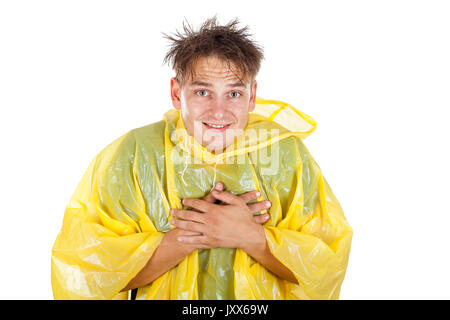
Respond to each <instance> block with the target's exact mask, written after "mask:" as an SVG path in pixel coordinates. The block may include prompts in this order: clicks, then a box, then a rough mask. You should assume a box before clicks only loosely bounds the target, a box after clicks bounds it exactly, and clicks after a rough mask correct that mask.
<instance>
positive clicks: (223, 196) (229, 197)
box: [212, 191, 245, 205]
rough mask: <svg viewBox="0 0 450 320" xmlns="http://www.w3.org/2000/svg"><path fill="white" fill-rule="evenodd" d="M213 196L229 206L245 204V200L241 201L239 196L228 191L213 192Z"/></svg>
mask: <svg viewBox="0 0 450 320" xmlns="http://www.w3.org/2000/svg"><path fill="white" fill-rule="evenodd" d="M212 194H213V196H214V197H215V198H216V199H218V200H220V201H222V202H225V203H228V204H233V205H241V204H243V203H245V202H244V201H243V200H241V198H239V196H235V195H234V194H231V193H229V192H228V191H222V192H217V191H213V192H212Z"/></svg>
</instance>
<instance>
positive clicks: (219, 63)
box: [188, 56, 246, 84]
mask: <svg viewBox="0 0 450 320" xmlns="http://www.w3.org/2000/svg"><path fill="white" fill-rule="evenodd" d="M191 71H192V74H189V75H188V77H189V79H188V82H189V83H193V82H194V83H195V82H198V81H202V80H203V81H205V80H210V81H227V82H235V83H236V82H241V80H240V79H239V78H242V73H241V72H240V70H239V69H238V68H237V67H236V66H235V64H234V63H233V62H229V64H228V63H227V61H225V60H223V59H220V58H218V57H215V56H209V57H201V58H198V59H197V60H196V61H194V63H193V64H192V67H191ZM243 81H244V83H243V84H245V82H246V81H245V80H243ZM241 83H242V82H241Z"/></svg>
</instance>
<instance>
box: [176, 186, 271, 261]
mask: <svg viewBox="0 0 450 320" xmlns="http://www.w3.org/2000/svg"><path fill="white" fill-rule="evenodd" d="M259 196H260V194H259V192H258V191H250V192H247V193H244V194H241V195H238V196H236V195H233V194H231V193H229V192H227V191H223V186H222V184H221V183H218V184H216V186H215V187H214V189H213V190H212V191H211V193H209V194H208V195H207V196H206V197H205V198H203V199H188V198H186V199H183V201H182V203H183V205H185V206H187V207H190V208H192V210H182V209H172V210H171V214H172V216H174V217H175V218H174V219H172V220H171V223H172V225H173V226H174V227H175V229H173V231H177V232H176V239H177V241H178V243H182V244H184V245H186V246H187V247H189V248H190V249H191V251H194V250H195V249H199V248H203V249H211V248H216V247H222V248H239V249H242V250H244V251H246V252H247V253H250V254H251V253H252V252H257V251H261V250H264V248H265V246H266V240H265V234H264V229H263V227H262V225H261V224H263V223H265V222H266V221H267V220H269V214H262V215H257V216H253V213H256V212H259V211H262V210H264V209H268V208H269V207H270V206H271V203H270V201H259V202H255V203H252V204H247V203H248V202H250V201H253V200H255V199H257V198H258V197H259ZM218 201H219V202H220V203H217V202H218ZM176 229H178V230H176Z"/></svg>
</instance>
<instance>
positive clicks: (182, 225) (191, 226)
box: [171, 219, 206, 233]
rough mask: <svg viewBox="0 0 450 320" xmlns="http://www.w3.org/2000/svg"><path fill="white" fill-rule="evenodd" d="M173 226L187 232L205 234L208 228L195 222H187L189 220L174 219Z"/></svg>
mask: <svg viewBox="0 0 450 320" xmlns="http://www.w3.org/2000/svg"><path fill="white" fill-rule="evenodd" d="M171 222H172V225H173V226H175V227H176V228H179V229H183V230H187V231H196V232H201V233H204V232H205V231H206V226H205V225H204V224H203V223H198V222H193V221H187V220H180V219H173V220H172V221H171Z"/></svg>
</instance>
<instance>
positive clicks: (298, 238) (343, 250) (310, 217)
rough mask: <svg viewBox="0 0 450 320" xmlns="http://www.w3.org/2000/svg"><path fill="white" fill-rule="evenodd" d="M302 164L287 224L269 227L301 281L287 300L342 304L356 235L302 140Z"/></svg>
mask: <svg viewBox="0 0 450 320" xmlns="http://www.w3.org/2000/svg"><path fill="white" fill-rule="evenodd" d="M297 146H298V149H297V150H298V153H299V154H300V158H301V163H299V165H298V168H297V174H296V176H297V178H296V179H294V181H297V182H296V183H294V185H292V189H291V190H292V192H294V195H293V197H292V201H290V202H289V207H288V208H286V211H287V212H286V214H285V215H284V218H283V219H282V220H281V221H280V222H279V223H278V224H277V225H275V226H267V227H266V226H265V228H264V229H265V233H266V239H267V243H268V246H269V248H270V250H271V252H272V254H273V255H274V256H275V257H276V258H277V259H278V260H280V261H281V262H282V263H283V264H284V265H285V266H286V267H287V268H288V269H289V270H290V271H291V272H292V273H293V274H294V275H295V277H296V279H297V281H298V285H297V284H294V283H291V282H288V281H283V282H284V283H285V284H286V286H287V287H286V293H287V296H286V298H287V299H320V300H324V299H338V298H339V292H340V287H341V284H342V281H343V279H344V275H345V271H346V268H347V263H348V258H349V254H350V245H351V239H352V235H353V231H352V228H351V227H350V225H349V223H348V222H347V220H346V218H345V216H344V213H343V211H342V208H341V206H340V204H339V202H338V200H337V199H336V197H335V196H334V194H333V192H332V190H331V188H330V186H329V185H328V183H327V181H326V179H325V178H324V176H323V175H322V172H321V170H320V168H319V166H318V165H317V163H316V162H315V161H314V159H313V158H312V157H311V155H310V153H309V152H308V150H307V149H306V147H305V146H304V144H303V143H302V141H301V140H298V141H297Z"/></svg>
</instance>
